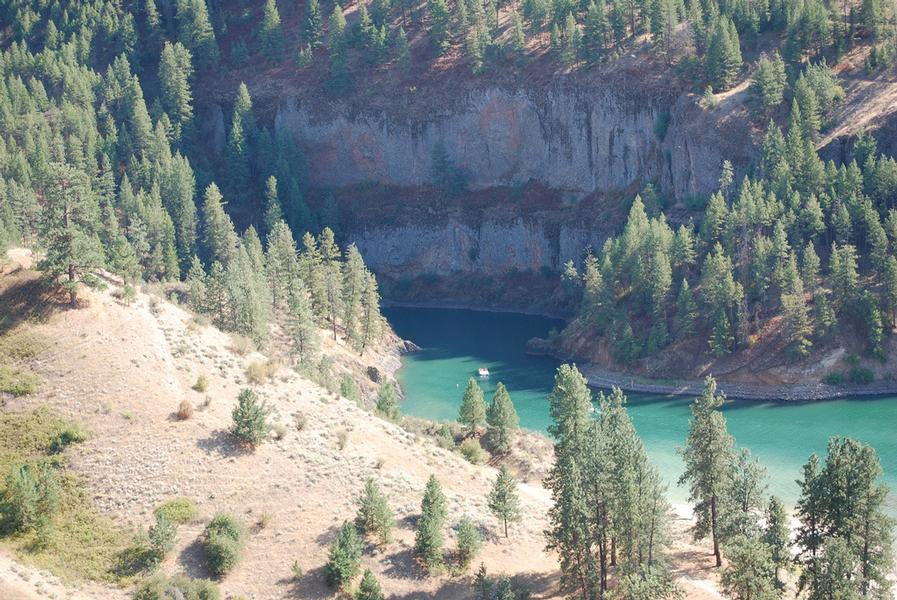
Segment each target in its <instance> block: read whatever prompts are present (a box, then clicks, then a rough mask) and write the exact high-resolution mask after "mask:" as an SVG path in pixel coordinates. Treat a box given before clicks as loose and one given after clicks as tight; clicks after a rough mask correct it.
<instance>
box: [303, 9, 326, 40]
mask: <svg viewBox="0 0 897 600" xmlns="http://www.w3.org/2000/svg"><path fill="white" fill-rule="evenodd" d="M322 24H323V21H322V18H321V5H320V3H319V2H318V0H308V4H307V5H306V15H305V29H304V34H305V41H306V42H307V43H309V44H311V45H312V46H317V45H319V44H320V43H321V26H322Z"/></svg>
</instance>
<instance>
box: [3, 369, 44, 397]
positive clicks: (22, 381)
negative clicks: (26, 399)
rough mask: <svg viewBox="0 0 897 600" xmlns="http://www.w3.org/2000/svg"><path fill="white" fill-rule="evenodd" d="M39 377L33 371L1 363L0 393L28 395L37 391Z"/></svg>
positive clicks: (17, 395)
mask: <svg viewBox="0 0 897 600" xmlns="http://www.w3.org/2000/svg"><path fill="white" fill-rule="evenodd" d="M37 384H38V378H37V375H35V374H34V373H32V372H31V371H26V370H22V369H16V368H14V367H10V366H7V365H0V393H6V394H10V395H12V396H16V397H19V396H27V395H29V394H33V393H34V392H36V391H37Z"/></svg>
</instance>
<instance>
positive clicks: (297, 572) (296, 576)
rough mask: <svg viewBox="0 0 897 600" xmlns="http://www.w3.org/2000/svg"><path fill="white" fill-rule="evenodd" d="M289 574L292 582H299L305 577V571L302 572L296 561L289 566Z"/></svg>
mask: <svg viewBox="0 0 897 600" xmlns="http://www.w3.org/2000/svg"><path fill="white" fill-rule="evenodd" d="M290 573H292V574H293V581H299V580H300V579H302V577H303V576H305V571H303V570H302V565H300V564H299V561H298V560H294V561H293V564H292V565H290Z"/></svg>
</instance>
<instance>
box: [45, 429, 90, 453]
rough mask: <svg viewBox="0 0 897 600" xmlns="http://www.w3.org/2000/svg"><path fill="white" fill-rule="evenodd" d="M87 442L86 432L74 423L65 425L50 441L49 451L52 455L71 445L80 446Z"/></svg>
mask: <svg viewBox="0 0 897 600" xmlns="http://www.w3.org/2000/svg"><path fill="white" fill-rule="evenodd" d="M86 440H87V432H86V431H84V430H83V429H81V427H80V426H79V425H77V424H75V423H73V424H71V425H67V426H66V427H64V428H63V429H61V430H60V431H59V432H58V433H57V434H56V435H55V436H53V438H52V439H51V440H50V445H49V448H48V449H49V450H50V452H52V453H53V454H58V453H60V452H62V451H63V450H65V449H66V448H68V447H69V446H71V445H72V444H80V443H81V442H83V441H86Z"/></svg>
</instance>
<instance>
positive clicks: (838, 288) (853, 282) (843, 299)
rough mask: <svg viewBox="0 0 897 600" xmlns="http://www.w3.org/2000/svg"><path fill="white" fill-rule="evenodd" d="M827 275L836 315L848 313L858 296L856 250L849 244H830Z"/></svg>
mask: <svg viewBox="0 0 897 600" xmlns="http://www.w3.org/2000/svg"><path fill="white" fill-rule="evenodd" d="M829 274H830V281H831V287H832V296H833V299H834V301H835V310H836V311H837V312H838V313H841V312H844V311H848V312H849V311H850V310H852V309H853V306H854V303H855V302H856V300H857V296H858V295H859V291H858V290H859V274H858V273H857V252H856V248H854V247H853V246H851V245H849V244H843V245H838V244H832V252H831V255H830V257H829Z"/></svg>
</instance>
